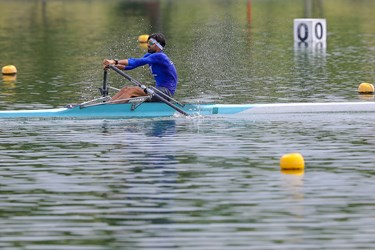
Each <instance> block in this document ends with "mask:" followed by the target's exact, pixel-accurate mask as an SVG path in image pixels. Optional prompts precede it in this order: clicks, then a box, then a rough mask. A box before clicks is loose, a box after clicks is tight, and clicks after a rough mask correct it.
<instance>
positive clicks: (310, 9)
mask: <svg viewBox="0 0 375 250" xmlns="http://www.w3.org/2000/svg"><path fill="white" fill-rule="evenodd" d="M374 9H375V2H374V1H370V0H367V1H366V0H357V1H349V0H331V1H308V0H306V1H294V0H286V1H276V0H269V1H262V0H252V1H242V0H238V1H237V0H233V1H218V0H217V1H214V0H205V1H197V0H191V1H183V0H177V1H162V0H161V1H120V0H113V1H99V0H96V1H95V0H92V1H90V0H85V1H84V0H82V1H81V0H77V1H68V0H65V1H63V0H45V1H42V0H32V1H22V0H13V1H5V0H0V47H1V50H0V62H1V65H2V66H3V65H7V64H14V65H16V66H17V69H18V74H17V77H16V79H8V78H4V77H3V78H2V81H1V82H0V108H1V109H8V110H12V109H20V108H28V109H33V108H52V107H61V106H63V105H65V104H67V103H79V102H82V101H85V100H89V99H91V98H94V97H97V96H98V95H99V93H98V90H97V88H98V87H99V85H100V84H101V82H102V77H103V71H102V68H101V62H102V60H103V58H114V57H117V58H126V57H128V56H134V57H136V56H141V55H142V53H143V51H142V49H141V48H140V47H139V46H138V44H137V42H136V40H137V37H138V35H140V34H144V33H152V32H156V31H161V32H163V33H165V34H166V36H167V47H166V52H167V53H168V55H170V57H171V58H172V59H173V61H174V62H175V64H176V66H177V69H178V72H179V77H180V81H179V87H178V92H177V94H176V98H177V99H179V100H182V101H184V102H195V103H201V102H215V103H252V102H254V103H278V102H330V101H359V100H363V99H366V100H364V101H373V96H366V97H363V96H359V95H358V94H357V91H356V90H357V87H358V85H359V83H361V82H372V83H374V79H375V72H374V63H375V53H374V52H375V32H374V28H373V27H375V20H374V18H372V16H373V15H372V12H373V11H372V10H374ZM301 17H320V18H325V19H326V20H327V25H328V38H327V43H326V47H325V48H323V49H322V48H319V47H318V48H316V47H310V48H298V47H295V46H294V42H293V19H294V18H301ZM129 74H131V75H132V76H133V77H135V78H136V79H138V80H140V81H143V82H145V83H147V84H152V78H151V76H150V74H149V73H148V70H147V69H146V68H145V69H137V70H133V71H131V72H129ZM110 82H111V84H112V85H113V86H116V87H120V86H123V85H126V84H129V83H128V82H126V81H125V80H124V79H121V78H120V77H119V76H118V75H115V73H113V72H111V74H110ZM111 94H113V93H111ZM374 123H375V117H374V115H373V113H366V112H358V113H329V114H320V113H315V114H313V113H310V114H299V115H293V114H290V115H282V114H279V115H261V114H257V115H253V116H250V117H249V116H246V117H243V116H233V117H198V118H194V119H187V118H184V117H177V118H154V119H117V120H48V119H41V120H23V119H22V120H4V121H0V125H1V127H0V167H1V171H0V218H1V221H2V223H1V225H0V248H1V249H7V250H8V249H9V250H21V249H27V250H29V249H38V250H40V249H54V250H56V249H64V250H66V249H85V250H98V249H100V250H102V249H373V248H374V247H375V239H374V238H373V235H374V234H375V209H374V208H375V202H374V200H375V178H374V176H375V167H374V166H375V164H374V162H373V159H374V153H375V136H374V133H372V130H373V127H374ZM291 152H299V153H301V154H302V155H303V156H304V159H305V172H304V174H295V175H291V174H284V173H282V172H281V171H280V168H279V159H280V157H281V156H282V155H284V154H286V153H291Z"/></svg>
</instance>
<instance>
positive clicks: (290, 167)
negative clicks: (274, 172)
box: [280, 153, 305, 174]
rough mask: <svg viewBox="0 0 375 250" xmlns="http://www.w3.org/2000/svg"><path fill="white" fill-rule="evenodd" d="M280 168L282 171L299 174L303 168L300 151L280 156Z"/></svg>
mask: <svg viewBox="0 0 375 250" xmlns="http://www.w3.org/2000/svg"><path fill="white" fill-rule="evenodd" d="M280 169H281V172H283V173H287V174H289V173H293V174H296V173H298V174H300V173H303V171H304V169H305V160H304V159H303V156H302V155H301V154H300V153H291V154H285V155H283V156H281V158H280Z"/></svg>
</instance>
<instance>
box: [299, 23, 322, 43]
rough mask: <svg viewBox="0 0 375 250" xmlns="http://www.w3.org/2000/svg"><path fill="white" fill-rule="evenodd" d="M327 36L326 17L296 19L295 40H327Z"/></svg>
mask: <svg viewBox="0 0 375 250" xmlns="http://www.w3.org/2000/svg"><path fill="white" fill-rule="evenodd" d="M326 38H327V25H326V20H325V19H318V18H302V19H294V41H295V42H306V43H307V42H325V41H326Z"/></svg>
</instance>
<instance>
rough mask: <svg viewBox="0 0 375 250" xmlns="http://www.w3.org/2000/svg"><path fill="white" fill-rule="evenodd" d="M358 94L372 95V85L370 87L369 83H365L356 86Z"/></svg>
mask: <svg viewBox="0 0 375 250" xmlns="http://www.w3.org/2000/svg"><path fill="white" fill-rule="evenodd" d="M358 93H360V94H373V93H374V85H372V84H371V83H367V82H364V83H361V84H360V85H359V86H358Z"/></svg>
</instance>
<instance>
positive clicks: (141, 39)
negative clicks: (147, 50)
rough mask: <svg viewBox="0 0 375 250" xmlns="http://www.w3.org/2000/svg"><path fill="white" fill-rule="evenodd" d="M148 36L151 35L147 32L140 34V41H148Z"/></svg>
mask: <svg viewBox="0 0 375 250" xmlns="http://www.w3.org/2000/svg"><path fill="white" fill-rule="evenodd" d="M148 37H149V35H147V34H144V35H140V36H139V37H138V42H139V43H147V40H148Z"/></svg>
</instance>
